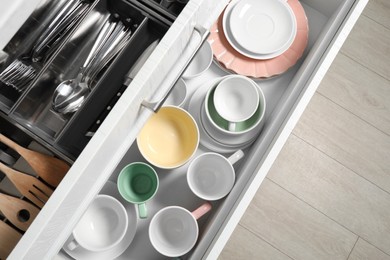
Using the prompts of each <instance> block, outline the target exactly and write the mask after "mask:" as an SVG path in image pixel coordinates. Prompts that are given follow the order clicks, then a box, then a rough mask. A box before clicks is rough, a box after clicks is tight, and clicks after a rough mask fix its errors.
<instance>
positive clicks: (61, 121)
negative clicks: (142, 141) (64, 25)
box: [11, 0, 170, 158]
mask: <svg viewBox="0 0 390 260" xmlns="http://www.w3.org/2000/svg"><path fill="white" fill-rule="evenodd" d="M109 14H112V15H115V16H117V17H119V19H120V20H121V21H122V22H123V23H124V24H125V25H126V26H128V27H130V29H131V36H130V39H129V40H128V42H127V43H126V45H125V46H124V48H123V49H122V50H121V51H120V52H119V53H118V55H116V57H114V59H113V60H112V61H111V62H110V63H108V64H107V65H106V66H105V67H104V68H103V69H102V70H101V72H100V73H99V74H98V75H97V77H96V79H95V80H94V82H92V84H91V85H92V88H91V91H90V93H89V94H88V95H87V96H86V99H85V100H84V102H83V104H82V106H81V107H80V108H79V109H77V110H76V112H74V113H66V114H63V113H59V112H57V111H55V110H54V109H53V105H52V101H53V95H54V92H55V89H56V88H57V86H58V85H59V84H60V83H61V82H63V81H65V80H68V79H75V78H76V77H77V75H78V74H79V72H80V68H81V67H82V65H83V64H84V61H85V59H86V58H87V56H88V54H89V52H90V49H91V47H92V45H93V44H94V42H95V40H96V38H97V35H98V33H99V31H100V29H101V28H102V26H103V23H104V20H105V18H106V17H107V16H108V15H109ZM164 21H165V22H166V20H164ZM169 26H170V24H169V23H168V24H166V23H163V22H161V21H160V20H158V17H154V16H150V15H148V14H146V13H145V12H143V11H141V10H140V9H139V8H138V7H136V6H135V5H133V4H132V3H131V2H128V1H113V0H100V1H99V2H98V3H97V4H96V6H95V7H94V8H93V9H92V10H91V11H90V12H89V14H88V15H87V16H86V17H85V19H84V20H83V21H82V23H81V24H80V25H79V27H78V28H77V29H76V30H75V32H74V33H73V34H72V36H71V37H70V38H69V39H68V41H67V42H66V43H65V44H64V46H63V47H62V48H61V49H60V50H59V52H58V53H57V55H56V56H55V57H54V59H53V60H52V61H51V62H50V63H49V64H47V66H46V68H45V69H44V70H43V72H42V73H41V74H40V75H39V77H38V78H37V80H36V82H35V83H34V85H33V86H32V87H31V88H30V89H29V90H28V91H27V93H26V94H25V95H24V96H23V97H22V98H21V99H20V101H19V102H18V104H17V105H16V106H15V108H14V109H13V111H12V113H11V117H12V118H14V119H15V120H16V121H17V122H18V123H19V124H21V125H23V126H24V127H26V128H28V129H29V130H30V131H32V132H33V133H34V134H36V135H38V136H39V137H41V138H42V139H44V140H45V141H46V142H48V143H50V144H52V145H53V146H55V147H56V148H57V149H58V150H60V151H62V152H63V153H65V154H67V155H68V156H69V157H71V158H76V157H77V155H78V154H79V153H80V152H81V150H82V149H83V148H84V146H85V145H86V143H87V142H88V141H89V140H90V136H89V137H88V136H86V133H87V132H88V129H89V128H90V127H91V126H93V125H94V123H95V121H96V120H97V117H98V116H99V115H100V114H101V113H102V112H104V110H105V109H106V107H107V106H108V103H109V102H110V100H111V99H112V98H113V97H114V96H116V95H117V93H118V91H119V90H120V89H121V87H122V83H123V81H124V79H125V74H126V73H127V72H128V70H129V69H130V68H131V66H132V65H133V64H134V62H135V60H136V59H137V57H138V56H139V55H140V54H141V53H142V51H143V50H144V48H145V46H148V45H149V44H150V43H151V42H153V41H155V40H156V39H161V38H162V37H163V35H164V34H165V32H166V31H167V30H168V29H169ZM121 91H123V90H121Z"/></svg>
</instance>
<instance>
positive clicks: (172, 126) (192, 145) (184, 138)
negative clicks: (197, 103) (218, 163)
mask: <svg viewBox="0 0 390 260" xmlns="http://www.w3.org/2000/svg"><path fill="white" fill-rule="evenodd" d="M198 144H199V129H198V126H197V124H196V122H195V120H194V118H193V117H192V116H191V115H190V114H189V113H188V112H187V111H185V110H184V109H182V108H180V107H176V106H165V107H162V108H161V109H160V110H159V111H158V112H157V113H156V114H154V115H152V116H151V118H149V120H148V121H147V122H146V124H145V126H144V127H143V128H142V130H141V132H140V133H139V135H138V137H137V145H138V149H139V150H140V152H141V154H142V156H143V157H144V158H145V159H146V160H147V161H148V162H149V163H151V164H153V165H154V166H157V167H159V168H164V169H172V168H176V167H179V166H181V165H183V164H185V163H186V162H187V161H188V160H189V159H190V158H191V157H192V156H193V155H194V154H195V152H196V149H197V148H198Z"/></svg>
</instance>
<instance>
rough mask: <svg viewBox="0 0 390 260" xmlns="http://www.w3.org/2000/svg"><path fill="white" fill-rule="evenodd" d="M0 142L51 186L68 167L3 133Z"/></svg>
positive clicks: (58, 160) (55, 185) (57, 182)
mask: <svg viewBox="0 0 390 260" xmlns="http://www.w3.org/2000/svg"><path fill="white" fill-rule="evenodd" d="M0 142H2V143H3V144H5V145H7V146H8V147H10V148H12V149H14V150H15V151H16V152H17V153H19V154H20V155H21V156H22V157H23V158H24V159H25V160H26V162H27V163H28V164H29V165H30V166H31V168H32V169H33V170H34V171H35V172H36V173H37V174H38V175H39V177H41V178H42V179H43V180H44V181H46V182H47V183H48V184H50V185H51V186H53V187H57V186H58V184H59V183H60V182H61V180H62V179H63V178H64V176H65V174H66V173H67V172H68V170H69V168H70V166H69V165H68V164H67V163H66V162H64V161H62V160H60V159H57V158H55V157H53V156H50V155H46V154H42V153H39V152H36V151H32V150H29V149H27V148H24V147H22V146H20V145H19V144H17V143H16V142H14V141H12V140H11V139H9V138H8V137H6V136H4V135H3V134H0Z"/></svg>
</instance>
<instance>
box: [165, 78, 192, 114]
mask: <svg viewBox="0 0 390 260" xmlns="http://www.w3.org/2000/svg"><path fill="white" fill-rule="evenodd" d="M186 97H187V84H186V83H185V81H184V80H183V79H182V78H180V79H179V80H178V81H177V82H176V84H175V86H173V90H172V92H171V93H170V94H169V95H168V98H167V99H166V100H165V102H164V105H171V106H178V107H182V106H183V105H184V101H185V99H186Z"/></svg>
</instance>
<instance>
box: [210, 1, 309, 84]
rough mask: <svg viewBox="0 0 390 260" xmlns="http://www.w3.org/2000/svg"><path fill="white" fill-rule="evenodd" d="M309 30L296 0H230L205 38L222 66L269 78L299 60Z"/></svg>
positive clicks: (229, 69)
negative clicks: (208, 35)
mask: <svg viewBox="0 0 390 260" xmlns="http://www.w3.org/2000/svg"><path fill="white" fill-rule="evenodd" d="M308 31H309V28H308V21H307V17H306V14H305V11H304V9H303V7H302V5H301V4H300V2H299V1H298V0H288V1H286V0H233V1H232V2H230V4H229V5H228V6H227V7H226V9H225V11H224V12H223V13H222V14H221V15H220V17H219V18H218V20H217V21H216V22H215V24H214V25H213V26H212V28H211V30H210V37H209V39H208V41H209V42H210V44H211V47H212V50H213V54H214V59H215V61H216V62H217V63H218V64H219V65H220V66H221V67H222V68H223V69H225V70H227V71H229V72H232V73H236V74H241V75H244V76H248V77H252V78H270V77H273V76H276V75H280V74H282V73H284V72H285V71H287V70H288V69H289V68H290V67H292V66H293V65H294V64H295V63H296V62H297V61H298V60H299V58H300V57H301V56H302V54H303V52H304V50H305V48H306V46H307V43H308Z"/></svg>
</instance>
